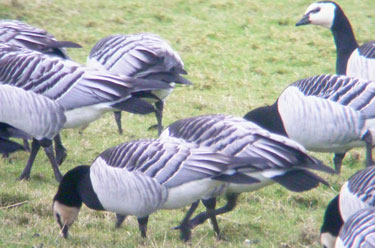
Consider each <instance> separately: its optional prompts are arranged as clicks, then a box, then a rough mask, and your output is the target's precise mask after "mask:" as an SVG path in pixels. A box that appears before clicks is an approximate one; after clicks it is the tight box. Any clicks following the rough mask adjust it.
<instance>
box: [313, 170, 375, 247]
mask: <svg viewBox="0 0 375 248" xmlns="http://www.w3.org/2000/svg"><path fill="white" fill-rule="evenodd" d="M374 189H375V166H370V167H367V168H365V169H363V170H361V171H358V172H357V173H355V174H354V175H353V176H351V177H350V178H349V179H348V180H347V181H346V182H345V183H344V184H343V185H342V187H341V190H340V194H339V195H338V196H336V197H335V198H334V199H333V200H332V201H331V202H330V204H329V205H328V207H327V209H326V212H325V215H324V219H323V224H322V228H321V234H320V240H321V243H322V245H323V246H326V247H327V248H332V247H334V244H335V242H336V239H337V237H338V233H339V231H340V228H342V225H343V223H346V222H347V221H348V219H349V218H350V216H352V215H353V214H354V213H356V212H357V211H358V210H360V209H365V208H369V207H375V195H374V194H373V192H374Z"/></svg>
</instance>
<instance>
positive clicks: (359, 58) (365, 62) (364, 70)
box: [346, 41, 375, 80]
mask: <svg viewBox="0 0 375 248" xmlns="http://www.w3.org/2000/svg"><path fill="white" fill-rule="evenodd" d="M346 75H348V76H351V77H357V78H363V79H367V80H375V41H370V42H367V43H365V44H364V45H362V46H360V47H358V48H357V49H356V50H354V51H353V53H352V54H351V55H350V57H349V59H348V65H347V68H346Z"/></svg>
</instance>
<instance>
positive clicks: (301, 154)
mask: <svg viewBox="0 0 375 248" xmlns="http://www.w3.org/2000/svg"><path fill="white" fill-rule="evenodd" d="M160 139H161V140H167V141H170V142H175V143H178V144H179V143H182V144H185V143H188V144H194V145H199V146H200V147H209V148H211V149H215V150H218V151H219V152H222V153H224V154H226V155H228V156H236V157H244V158H247V159H248V160H249V161H252V160H254V159H256V160H258V161H260V162H259V163H258V165H257V167H255V168H254V169H253V170H252V171H249V172H248V173H247V174H246V175H249V176H251V177H253V178H256V179H258V180H259V182H255V183H249V184H241V185H239V184H235V183H231V184H229V185H228V184H227V185H225V187H224V186H221V187H220V188H216V189H215V190H213V191H212V192H210V193H209V194H207V195H205V197H204V199H203V200H202V201H203V203H204V205H205V206H206V208H207V212H205V213H202V214H200V215H198V216H197V217H196V218H194V219H193V220H192V221H191V222H190V226H192V227H194V226H196V225H199V224H201V223H203V222H204V221H205V220H206V219H207V218H210V219H211V220H212V223H213V228H214V231H215V232H216V234H217V235H218V237H219V238H220V230H219V227H218V224H217V221H216V217H215V216H216V215H218V214H223V213H226V212H229V211H231V210H232V209H233V208H234V207H235V205H236V201H237V198H238V195H239V194H240V193H241V192H250V191H254V190H257V189H259V188H262V187H264V186H267V185H270V184H272V183H274V182H276V183H279V184H281V185H282V186H284V187H285V188H287V189H289V190H292V191H295V192H302V191H306V190H310V189H312V188H314V187H316V186H318V184H319V183H323V184H326V185H327V182H325V181H324V180H323V179H322V178H320V177H319V176H317V175H315V174H314V173H312V172H311V171H310V170H320V171H324V172H328V173H333V170H332V169H331V168H329V167H327V166H325V165H323V164H322V163H321V162H320V161H319V160H317V159H315V158H313V157H311V156H309V155H307V154H306V152H305V149H304V148H303V147H302V146H300V145H299V144H297V143H296V142H294V141H292V140H290V139H288V138H285V137H283V136H280V135H276V134H272V133H270V132H268V131H267V130H265V129H263V128H261V127H259V126H257V125H255V124H253V123H251V122H249V121H246V120H244V119H243V118H237V117H232V116H229V115H203V116H197V117H192V118H187V119H182V120H179V121H176V122H174V123H173V124H171V125H170V126H168V127H167V128H166V130H164V132H163V133H162V134H161V136H160ZM222 193H225V194H226V196H227V204H226V205H225V206H224V207H223V208H220V209H217V210H215V205H216V196H218V195H220V194H222ZM120 221H121V219H120ZM119 224H120V223H117V225H116V226H119Z"/></svg>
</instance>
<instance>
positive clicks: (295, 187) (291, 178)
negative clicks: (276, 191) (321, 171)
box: [271, 170, 329, 192]
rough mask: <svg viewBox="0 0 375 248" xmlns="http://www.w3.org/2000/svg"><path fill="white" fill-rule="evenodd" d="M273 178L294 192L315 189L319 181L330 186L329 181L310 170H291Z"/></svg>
mask: <svg viewBox="0 0 375 248" xmlns="http://www.w3.org/2000/svg"><path fill="white" fill-rule="evenodd" d="M271 179H272V180H274V181H275V182H277V183H279V184H281V185H282V186H284V187H285V188H287V189H288V190H291V191H294V192H303V191H307V190H310V189H313V188H315V187H317V186H318V185H319V183H322V184H324V185H327V186H329V184H328V182H326V181H325V180H324V179H323V178H321V177H319V176H318V175H316V174H314V173H312V172H310V171H308V170H291V171H288V172H286V173H285V174H283V175H282V176H276V177H272V178H271Z"/></svg>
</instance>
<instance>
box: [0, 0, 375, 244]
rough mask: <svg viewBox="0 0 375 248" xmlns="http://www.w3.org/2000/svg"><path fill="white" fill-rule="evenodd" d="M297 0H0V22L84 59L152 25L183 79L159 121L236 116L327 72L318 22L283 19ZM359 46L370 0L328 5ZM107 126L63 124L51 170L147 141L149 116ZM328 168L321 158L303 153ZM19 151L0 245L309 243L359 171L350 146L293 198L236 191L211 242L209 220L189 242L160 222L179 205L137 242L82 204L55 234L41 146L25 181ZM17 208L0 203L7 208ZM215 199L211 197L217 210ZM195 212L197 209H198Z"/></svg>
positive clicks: (327, 54) (170, 220)
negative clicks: (320, 180)
mask: <svg viewBox="0 0 375 248" xmlns="http://www.w3.org/2000/svg"><path fill="white" fill-rule="evenodd" d="M310 3H311V2H310V1H306V0H300V1H297V0H289V1H283V0H278V1H274V0H272V1H271V0H265V1H253V0H249V1H242V0H241V1H230V0H211V1H205V0H175V1H171V0H159V1H139V0H137V1H135V0H132V1H129V0H107V1H104V0H92V1H83V0H78V1H77V0H74V1H73V0H64V1H61V0H55V1H50V0H38V1H29V0H1V1H0V18H2V19H4V18H8V19H21V20H23V21H26V22H28V23H30V24H32V25H35V26H39V27H42V28H44V29H46V30H48V31H49V32H51V33H52V34H54V35H55V36H56V37H57V38H58V39H59V40H71V41H74V42H77V43H80V44H81V45H82V46H83V48H82V49H71V50H69V54H70V55H71V57H72V58H73V59H74V60H76V61H78V62H80V63H85V61H86V56H87V55H88V53H89V51H90V49H91V47H92V46H93V45H94V44H95V43H96V42H97V41H98V40H99V39H101V38H103V37H105V36H107V35H110V34H114V33H139V32H152V33H157V34H159V35H160V36H162V37H164V38H165V39H167V40H169V42H170V43H171V45H172V47H173V48H174V49H176V50H177V51H178V52H179V54H180V55H181V57H182V58H183V60H184V62H185V67H186V69H187V70H188V72H189V77H188V78H189V79H190V80H191V81H192V82H194V85H193V86H191V87H179V86H178V87H176V90H175V91H174V92H173V94H172V95H171V96H170V97H169V99H168V101H167V105H166V108H165V113H164V124H165V125H168V124H169V123H172V122H173V121H175V120H177V119H181V118H184V117H190V116H195V115H200V114H206V113H225V114H233V115H237V116H242V115H244V114H245V113H246V112H247V111H249V110H250V109H252V108H255V107H258V106H261V105H264V104H271V103H273V102H274V101H275V99H276V97H277V96H278V95H279V94H280V92H281V91H282V90H283V89H284V88H285V87H286V86H287V85H289V84H290V83H292V82H294V81H296V80H298V79H301V78H304V77H307V76H311V75H316V74H322V73H333V72H334V71H335V59H336V56H335V47H334V43H333V38H332V36H331V33H330V31H329V30H327V29H324V28H321V27H316V26H304V27H298V28H297V27H295V26H294V24H295V22H297V21H298V20H299V18H300V17H301V16H302V14H303V13H304V11H305V9H306V8H307V6H308V5H309V4H310ZM340 4H341V6H342V7H343V9H344V11H345V12H346V14H347V16H348V17H349V19H350V21H351V23H352V26H353V28H354V31H355V34H356V36H357V40H358V41H359V43H360V44H362V43H363V42H364V41H368V40H371V39H373V38H375V36H374V34H373V33H374V32H373V31H374V28H375V22H374V17H375V14H374V13H373V9H374V8H375V2H374V1H372V0H362V1H357V0H356V1H350V0H342V1H340ZM123 116H124V118H123V125H124V129H125V130H124V131H125V132H124V134H123V135H122V136H120V135H118V134H117V128H116V126H115V122H114V120H113V117H112V114H107V115H105V116H104V118H102V119H100V120H98V121H96V122H95V123H92V124H91V125H90V126H89V127H88V128H87V129H86V130H84V132H83V134H79V133H78V131H77V130H64V131H63V132H62V138H63V142H64V144H65V146H66V148H67V149H68V157H67V160H66V161H65V162H64V164H63V165H62V166H61V170H62V172H63V173H65V172H66V171H68V170H69V169H71V168H73V167H75V166H77V165H80V164H90V163H91V161H92V160H93V159H94V158H95V157H96V156H97V155H98V154H99V153H100V152H102V151H103V150H105V149H106V148H109V147H111V146H113V145H116V144H119V143H121V142H126V141H129V140H133V139H138V138H151V137H156V132H155V131H149V130H148V127H149V126H151V125H153V124H154V123H155V118H154V116H152V115H149V116H137V115H131V114H124V115H123ZM314 155H316V156H317V157H318V158H320V159H322V160H323V161H325V162H326V163H327V164H329V165H332V162H331V159H332V157H331V155H330V154H314ZM27 157H28V154H27V153H23V152H20V153H16V154H13V155H12V156H11V162H10V161H9V160H7V159H1V160H0V220H1V221H0V247H30V246H33V247H42V246H43V247H120V246H122V247H185V246H186V247H285V248H286V247H320V246H319V228H320V225H321V220H322V216H323V213H324V209H325V207H326V205H327V203H328V201H329V200H330V199H331V198H332V197H333V196H334V195H335V194H336V193H337V191H338V190H339V189H340V186H341V185H342V183H343V182H344V181H345V180H346V179H347V178H348V177H349V176H350V175H351V174H353V173H354V172H355V171H357V170H359V169H361V168H362V167H363V162H364V152H363V150H362V149H357V150H353V151H351V152H349V153H348V155H347V157H346V159H345V160H344V165H343V173H342V174H341V175H340V176H328V175H322V176H323V177H324V178H325V179H326V180H328V181H329V182H330V183H331V186H332V189H330V188H327V187H323V186H320V187H318V188H317V189H314V190H312V191H309V192H305V193H303V194H297V193H292V192H289V191H287V190H285V189H284V188H282V187H279V186H278V185H272V186H269V187H267V188H264V189H262V190H259V191H256V192H252V193H247V194H242V195H241V197H240V202H239V204H238V207H237V208H236V210H235V211H232V212H231V213H228V214H226V215H224V216H220V217H219V225H220V227H221V228H222V231H223V234H224V235H225V239H224V240H222V241H217V240H216V239H215V236H214V233H213V231H212V229H211V226H210V225H209V223H206V224H204V225H201V226H199V227H197V228H196V229H195V230H194V231H193V235H192V240H191V243H190V244H184V243H182V242H181V241H180V240H179V233H178V232H177V231H174V230H171V227H173V226H175V225H177V224H178V222H179V221H180V220H181V219H182V217H183V215H184V212H185V211H186V210H187V209H178V210H173V211H164V210H162V211H158V212H157V213H155V214H153V215H151V217H150V221H149V230H148V238H147V239H146V240H142V239H141V238H140V235H139V232H138V227H137V222H136V220H135V218H134V217H130V218H129V219H127V220H126V221H125V223H124V225H123V227H122V228H121V229H119V230H115V229H114V219H115V218H114V214H112V213H104V212H95V211H92V210H89V209H87V208H86V207H83V208H82V211H81V213H80V215H79V219H78V221H77V222H76V223H75V224H74V225H73V227H72V228H71V232H70V234H71V236H70V238H69V239H67V240H64V239H63V238H61V237H60V235H59V228H58V225H57V223H56V222H55V220H54V219H53V216H52V212H51V203H52V198H53V196H54V194H55V192H56V189H57V185H58V184H57V183H56V181H55V180H54V177H53V173H52V170H51V168H50V164H49V162H48V159H47V158H46V156H45V155H44V154H43V153H42V152H41V153H40V154H39V156H38V157H37V160H36V162H35V165H34V168H33V170H32V177H31V180H30V181H23V182H18V181H16V178H17V177H18V176H19V175H20V173H21V172H22V169H23V167H24V165H25V163H26V161H27ZM17 203H21V205H18V206H15V207H13V208H9V206H11V205H14V204H17ZM224 203H225V201H224V200H223V199H221V200H220V201H219V204H218V205H219V206H220V205H222V204H224ZM199 210H203V208H202V207H201V208H199Z"/></svg>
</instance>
